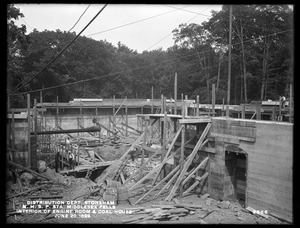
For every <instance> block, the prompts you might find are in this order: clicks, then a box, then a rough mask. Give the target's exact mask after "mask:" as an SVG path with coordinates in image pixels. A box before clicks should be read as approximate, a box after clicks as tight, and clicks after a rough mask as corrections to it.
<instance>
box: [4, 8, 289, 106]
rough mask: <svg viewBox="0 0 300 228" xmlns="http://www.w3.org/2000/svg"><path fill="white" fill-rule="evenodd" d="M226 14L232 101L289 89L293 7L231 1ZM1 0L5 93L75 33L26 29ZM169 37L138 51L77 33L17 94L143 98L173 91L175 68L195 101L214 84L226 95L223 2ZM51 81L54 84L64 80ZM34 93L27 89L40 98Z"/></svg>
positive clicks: (17, 101)
mask: <svg viewBox="0 0 300 228" xmlns="http://www.w3.org/2000/svg"><path fill="white" fill-rule="evenodd" d="M232 8H233V17H232V28H233V33H232V70H231V72H232V76H231V78H232V82H231V85H232V87H231V104H239V103H243V102H250V101H251V100H265V99H278V97H279V96H283V95H285V96H288V92H289V91H288V88H289V84H291V83H293V61H294V59H293V48H294V46H293V11H292V10H291V9H290V8H289V7H288V6H286V5H234V6H232ZM23 16H24V15H22V14H21V13H20V12H19V10H18V9H17V8H16V7H15V6H13V5H9V6H8V14H7V20H8V37H7V38H8V68H7V76H8V80H7V81H8V85H7V90H8V94H11V93H12V92H14V91H15V89H16V86H17V85H20V84H21V85H22V82H24V81H25V82H26V80H30V79H32V78H33V77H34V76H35V75H36V74H37V73H38V72H39V71H40V70H41V69H42V68H43V67H44V66H45V65H46V64H47V63H48V62H49V61H50V60H51V59H53V58H54V57H55V56H56V55H57V54H58V53H59V52H60V51H61V50H62V49H63V48H64V47H66V45H67V44H68V43H69V42H70V41H71V40H72V39H74V37H75V36H76V34H75V33H70V32H63V31H60V30H56V31H47V30H45V31H42V32H39V31H37V30H34V31H33V32H31V33H29V34H28V35H25V33H26V27H25V26H24V25H23V26H22V27H21V28H18V27H17V26H16V25H15V24H14V20H17V19H18V18H19V17H23ZM173 37H174V45H173V46H172V47H170V48H168V49H167V50H166V51H163V50H162V49H157V50H154V51H144V52H143V53H137V52H136V51H134V50H132V49H130V48H129V47H127V46H126V45H124V44H122V43H121V42H119V43H118V45H117V47H116V46H113V45H112V44H111V43H109V42H107V41H96V40H93V39H91V38H87V37H85V36H80V37H79V38H78V39H77V40H76V41H75V42H74V43H73V44H72V45H71V46H70V47H69V48H68V49H67V50H66V51H64V52H63V54H62V55H61V56H60V57H59V58H58V59H56V60H55V61H54V62H53V63H52V64H51V65H50V66H48V67H47V68H46V69H45V70H43V71H42V72H41V73H40V74H38V76H36V77H34V78H33V79H32V80H30V81H29V83H27V84H26V85H25V86H23V87H22V88H20V89H19V90H18V91H17V92H16V94H18V93H22V92H26V91H30V90H38V89H41V88H48V87H54V89H47V90H44V91H43V99H44V101H46V102H54V101H56V97H57V96H59V101H65V102H67V101H69V100H70V99H72V98H74V97H88V98H98V97H101V98H111V97H112V96H113V95H115V96H116V98H124V97H125V96H127V97H128V98H150V97H151V87H152V86H153V89H154V97H155V98H160V95H161V94H164V95H165V96H167V97H173V96H174V91H173V90H174V75H175V72H177V75H178V98H180V96H181V93H182V94H186V95H188V96H189V98H192V99H194V98H195V97H196V96H197V95H199V96H200V102H201V103H207V102H210V100H211V85H212V84H216V93H217V94H216V97H217V103H222V100H223V98H224V99H225V100H226V91H227V78H228V37H229V6H223V8H222V10H221V11H219V12H215V11H212V17H211V18H210V19H209V20H208V21H205V22H203V23H202V24H195V23H192V24H180V25H179V26H178V28H175V29H174V30H173ZM64 84H65V86H60V87H57V85H64ZM39 96H40V93H39V92H34V93H32V97H33V98H37V99H38V100H39ZM24 98H25V95H18V96H16V95H14V96H11V98H10V100H11V102H12V106H22V104H23V105H24V102H23V101H24Z"/></svg>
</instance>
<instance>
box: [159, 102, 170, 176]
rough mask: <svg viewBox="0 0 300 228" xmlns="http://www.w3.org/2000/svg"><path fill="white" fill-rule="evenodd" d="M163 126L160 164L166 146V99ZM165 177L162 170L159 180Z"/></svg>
mask: <svg viewBox="0 0 300 228" xmlns="http://www.w3.org/2000/svg"><path fill="white" fill-rule="evenodd" d="M163 100H164V124H163V132H162V134H163V136H162V150H161V162H163V160H164V158H165V156H166V144H167V126H168V125H167V124H168V122H167V112H166V97H164V99H163ZM164 177H165V169H164V168H163V169H162V172H161V178H164Z"/></svg>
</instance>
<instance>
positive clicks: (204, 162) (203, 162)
mask: <svg viewBox="0 0 300 228" xmlns="http://www.w3.org/2000/svg"><path fill="white" fill-rule="evenodd" d="M208 159H209V158H208V157H206V158H205V159H204V160H203V161H202V162H201V163H200V164H199V165H198V166H197V168H195V170H194V171H193V172H191V173H190V175H189V176H188V177H187V178H185V179H184V181H182V185H184V184H185V183H186V182H187V181H188V180H189V179H191V177H192V176H193V175H194V174H195V173H196V172H197V171H198V170H199V169H200V168H202V167H204V165H205V164H206V162H207V161H208Z"/></svg>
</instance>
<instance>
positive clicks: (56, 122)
mask: <svg viewBox="0 0 300 228" xmlns="http://www.w3.org/2000/svg"><path fill="white" fill-rule="evenodd" d="M58 112H59V110H58V96H57V97H56V118H55V128H56V129H58Z"/></svg>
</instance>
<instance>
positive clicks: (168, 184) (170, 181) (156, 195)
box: [154, 166, 180, 197]
mask: <svg viewBox="0 0 300 228" xmlns="http://www.w3.org/2000/svg"><path fill="white" fill-rule="evenodd" d="M177 167H178V166H177ZM179 173H180V170H177V172H176V173H175V174H174V176H173V177H172V178H171V179H170V180H169V181H168V183H167V184H165V185H164V186H163V188H162V189H161V190H160V191H159V192H158V193H157V194H155V196H154V197H158V196H159V195H160V194H161V193H162V192H163V191H164V190H165V189H166V188H168V186H170V185H171V184H172V182H173V181H174V180H175V179H176V178H177V176H178V175H179Z"/></svg>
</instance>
